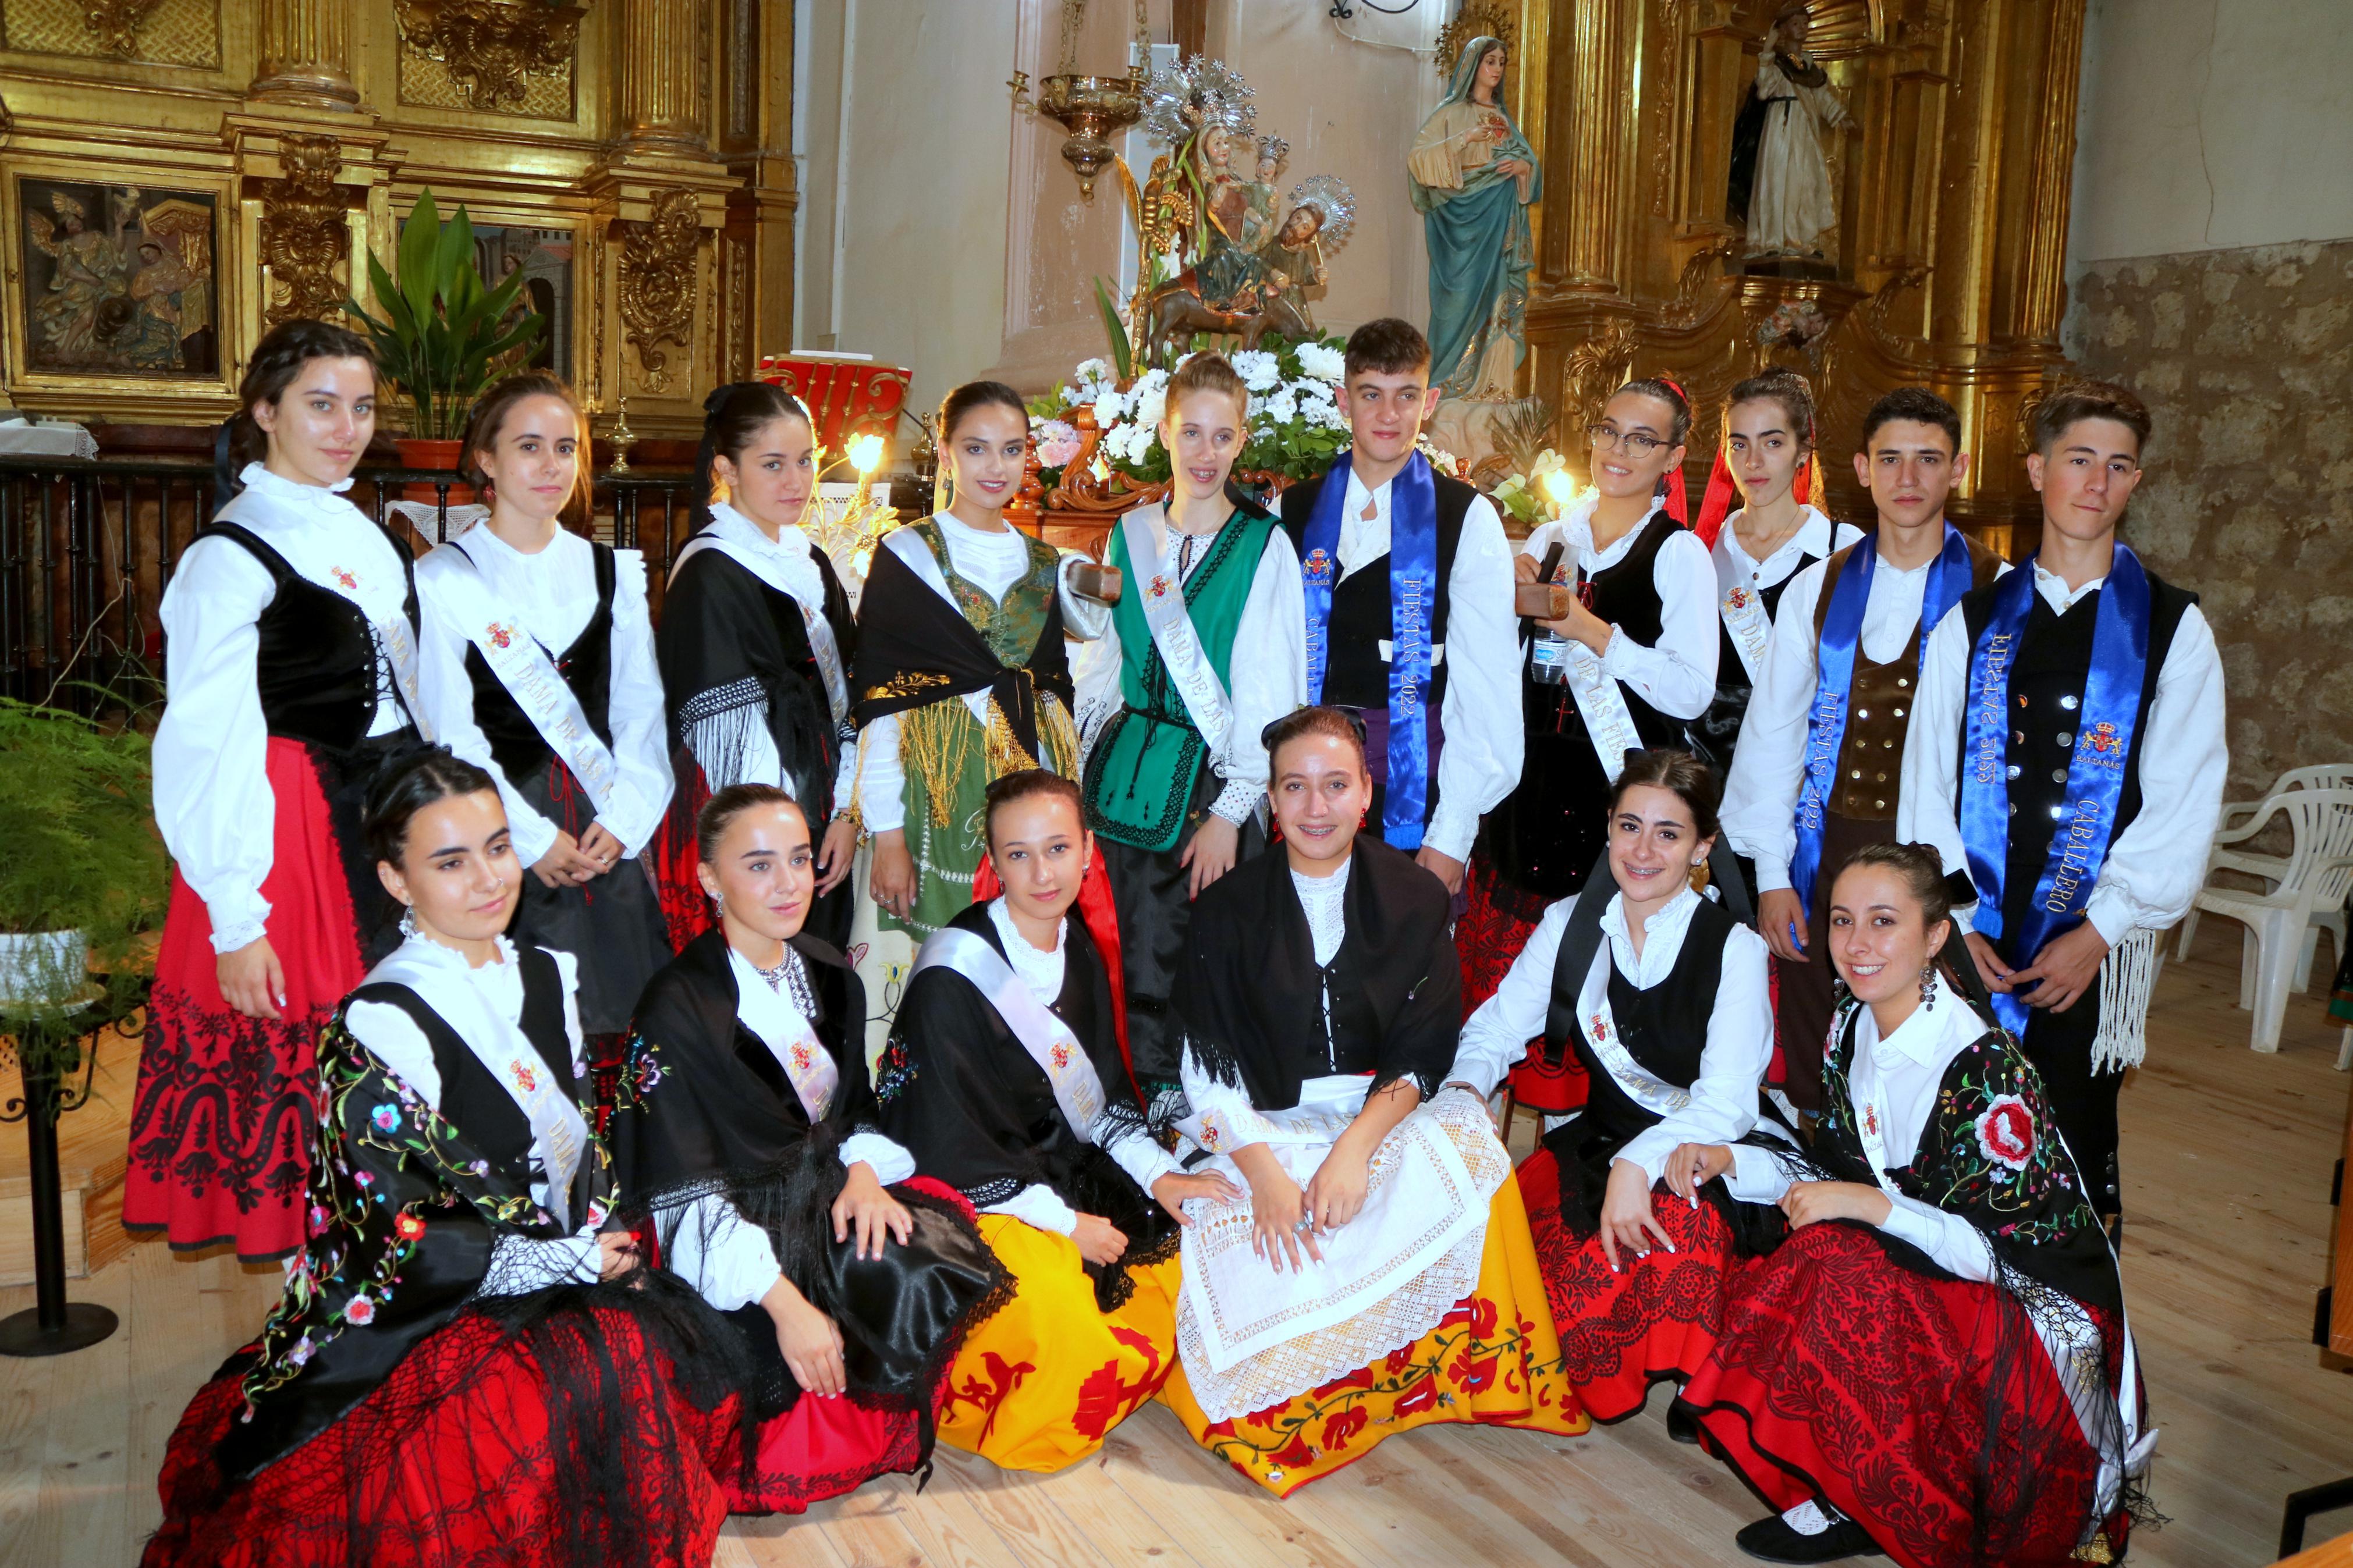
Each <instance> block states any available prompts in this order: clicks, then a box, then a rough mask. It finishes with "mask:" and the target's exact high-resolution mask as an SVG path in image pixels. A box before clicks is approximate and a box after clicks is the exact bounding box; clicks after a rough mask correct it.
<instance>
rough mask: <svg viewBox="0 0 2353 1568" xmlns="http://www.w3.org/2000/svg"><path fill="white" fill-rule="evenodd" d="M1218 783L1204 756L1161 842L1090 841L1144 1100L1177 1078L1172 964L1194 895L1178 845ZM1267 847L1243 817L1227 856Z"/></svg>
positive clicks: (1180, 950) (1187, 928) (1181, 950)
mask: <svg viewBox="0 0 2353 1568" xmlns="http://www.w3.org/2000/svg"><path fill="white" fill-rule="evenodd" d="M1224 788H1225V784H1224V783H1223V782H1222V781H1221V780H1220V779H1219V777H1218V775H1217V774H1216V773H1214V772H1213V771H1211V770H1210V768H1209V767H1208V765H1207V764H1206V763H1204V764H1203V765H1202V767H1201V769H1200V771H1199V773H1198V776H1197V777H1196V778H1195V780H1194V782H1193V799H1192V804H1191V806H1190V807H1189V809H1188V810H1187V812H1186V815H1185V826H1184V828H1183V829H1182V831H1180V832H1179V833H1178V834H1177V836H1176V843H1175V844H1174V845H1173V846H1171V847H1168V848H1166V849H1139V848H1137V847H1135V846H1134V845H1133V844H1122V843H1120V842H1119V841H1118V840H1117V839H1114V838H1109V837H1102V836H1098V837H1096V839H1095V847H1096V849H1097V851H1098V852H1099V853H1101V854H1102V856H1103V874H1104V875H1105V876H1106V877H1107V878H1109V879H1110V881H1111V896H1112V902H1113V904H1114V905H1115V906H1116V907H1117V908H1118V910H1119V962H1120V973H1121V978H1122V979H1123V980H1124V982H1125V983H1126V985H1127V1053H1128V1059H1129V1061H1130V1062H1131V1063H1133V1064H1134V1069H1135V1077H1136V1082H1137V1086H1138V1087H1139V1089H1141V1090H1142V1091H1143V1093H1144V1095H1145V1099H1146V1100H1147V1101H1148V1100H1151V1099H1152V1098H1153V1097H1154V1096H1155V1094H1156V1093H1157V1092H1159V1091H1160V1090H1161V1089H1166V1088H1167V1087H1169V1086H1172V1085H1174V1084H1175V1083H1176V1072H1177V1065H1178V1057H1179V1054H1180V1051H1181V1047H1183V1044H1184V1031H1183V1028H1182V1027H1181V1026H1180V1025H1179V1024H1178V1022H1177V1019H1176V1015H1175V1013H1173V1012H1172V1011H1170V1007H1169V997H1170V994H1171V993H1172V992H1174V990H1175V989H1176V969H1177V966H1178V965H1179V964H1181V963H1183V962H1184V959H1185V942H1186V940H1187V938H1188V937H1189V936H1190V935H1191V934H1192V930H1193V900H1192V899H1191V898H1190V897H1189V896H1188V895H1187V890H1186V889H1187V886H1188V885H1189V883H1190V881H1191V879H1192V875H1193V873H1192V871H1191V870H1190V869H1189V868H1187V867H1186V866H1184V865H1182V864H1181V863H1180V861H1181V858H1182V857H1183V855H1184V853H1185V847H1186V846H1187V845H1188V844H1190V843H1191V842H1192V841H1193V834H1194V832H1195V830H1196V829H1198V827H1199V826H1200V825H1201V820H1202V818H1203V817H1204V816H1207V815H1208V809H1209V803H1210V802H1212V801H1214V800H1216V799H1217V798H1218V795H1219V793H1220V792H1221V791H1222V790H1223V789H1224ZM1265 847H1266V832H1265V830H1264V829H1263V828H1261V826H1259V825H1258V823H1257V821H1256V820H1255V819H1252V820H1251V821H1249V822H1245V823H1243V824H1242V826H1241V832H1240V843H1239V845H1238V846H1237V847H1236V850H1235V856H1234V860H1235V864H1237V865H1239V864H1240V863H1241V862H1242V861H1244V860H1247V859H1249V858H1250V857H1251V856H1253V855H1256V854H1258V853H1259V852H1260V851H1261V850H1262V849H1264V848H1265Z"/></svg>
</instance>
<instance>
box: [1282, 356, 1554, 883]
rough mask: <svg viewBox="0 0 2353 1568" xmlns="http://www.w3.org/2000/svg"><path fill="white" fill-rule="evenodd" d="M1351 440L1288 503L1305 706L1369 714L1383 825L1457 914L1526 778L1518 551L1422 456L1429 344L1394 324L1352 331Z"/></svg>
mask: <svg viewBox="0 0 2353 1568" xmlns="http://www.w3.org/2000/svg"><path fill="white" fill-rule="evenodd" d="M1342 391H1343V393H1344V395H1345V402H1346V408H1347V414H1348V428H1349V436H1350V441H1351V445H1350V447H1349V449H1348V450H1347V451H1345V452H1344V453H1342V454H1341V455H1340V457H1339V458H1338V460H1337V461H1335V463H1334V464H1333V465H1332V467H1331V468H1330V469H1329V470H1328V471H1326V472H1325V473H1324V474H1322V475H1321V476H1319V477H1317V478H1315V479H1309V480H1307V481H1306V482H1305V483H1303V484H1298V485H1293V487H1292V488H1291V489H1287V490H1285V491H1284V492H1283V495H1282V527H1283V531H1284V532H1286V533H1287V534H1289V535H1290V537H1291V542H1292V544H1293V547H1294V548H1295V549H1296V550H1297V551H1298V552H1299V561H1300V582H1301V584H1302V585H1303V587H1304V589H1305V591H1306V598H1307V700H1308V701H1309V702H1311V703H1325V704H1329V705H1331V706H1334V707H1339V708H1345V709H1348V710H1351V711H1353V712H1356V713H1358V714H1360V715H1362V716H1363V718H1364V721H1365V727H1366V760H1367V762H1368V763H1369V764H1370V766H1371V768H1372V778H1373V806H1372V810H1373V819H1372V826H1374V827H1375V829H1376V830H1377V833H1378V834H1379V836H1380V837H1381V839H1382V841H1383V842H1385V843H1387V844H1388V845H1390V846H1391V847H1395V848H1398V849H1402V850H1404V851H1405V852H1406V853H1408V854H1409V855H1411V856H1412V857H1413V858H1415V859H1416V860H1418V861H1419V862H1420V863H1421V865H1422V866H1423V867H1425V868H1428V869H1429V870H1430V872H1431V873H1432V874H1433V875H1435V876H1436V877H1437V878H1438V879H1439V880H1440V881H1441V882H1443V883H1445V884H1446V889H1447V891H1448V892H1449V893H1450V894H1451V895H1453V897H1454V903H1455V910H1456V912H1457V913H1458V914H1459V913H1460V912H1461V907H1462V894H1463V876H1464V868H1465V866H1466V865H1467V864H1468V863H1469V861H1470V858H1471V842H1472V839H1473V838H1474V837H1477V835H1478V831H1479V818H1480V817H1481V816H1483V815H1484V814H1485V813H1486V812H1487V811H1489V810H1490V809H1491V808H1493V806H1494V805H1495V803H1496V802H1498V801H1500V800H1502V799H1503V798H1504V795H1506V794H1507V793H1509V791H1510V790H1511V788H1512V786H1513V785H1514V784H1517V783H1518V782H1519V778H1520V763H1521V759H1522V753H1523V751H1524V747H1523V745H1522V738H1521V733H1520V724H1519V717H1518V714H1519V709H1518V704H1517V703H1516V702H1515V701H1514V693H1515V690H1516V684H1515V680H1514V676H1515V673H1516V668H1517V665H1518V662H1519V647H1518V641H1517V635H1516V627H1515V625H1514V620H1513V616H1512V553H1511V546H1510V544H1509V543H1508V542H1506V541H1505V539H1504V524H1503V521H1502V520H1501V519H1500V518H1498V517H1497V516H1496V515H1495V508H1494V505H1493V502H1491V501H1489V500H1487V498H1486V497H1484V496H1482V495H1481V494H1480V493H1479V492H1478V491H1476V490H1474V489H1472V488H1471V487H1470V486H1469V485H1466V484H1464V483H1462V482H1461V480H1459V479H1452V478H1450V477H1449V476H1447V475H1444V474H1440V473H1438V472H1437V471H1436V470H1434V469H1433V468H1431V467H1430V459H1429V458H1425V457H1423V456H1422V455H1421V454H1420V453H1419V452H1418V451H1416V450H1415V448H1414V441H1415V438H1416V437H1418V436H1419V435H1420V433H1421V426H1422V421H1424V420H1425V419H1427V418H1429V417H1430V413H1431V411H1432V410H1433V409H1435V408H1436V407H1437V405H1438V388H1436V387H1434V386H1432V385H1430V343H1429V342H1428V340H1426V339H1425V338H1423V336H1422V335H1421V333H1420V331H1419V330H1417V329H1416V328H1415V327H1414V326H1413V325H1412V324H1411V323H1409V322H1406V321H1398V320H1397V319H1395V318H1394V317H1385V318H1383V319H1381V320H1379V321H1367V322H1366V323H1365V324H1364V325H1363V326H1361V327H1358V328H1357V329H1356V331H1354V332H1353V333H1351V334H1349V337H1348V348H1347V358H1346V368H1345V374H1344V380H1343V386H1342Z"/></svg>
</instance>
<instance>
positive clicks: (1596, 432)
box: [1585, 425, 1666, 458]
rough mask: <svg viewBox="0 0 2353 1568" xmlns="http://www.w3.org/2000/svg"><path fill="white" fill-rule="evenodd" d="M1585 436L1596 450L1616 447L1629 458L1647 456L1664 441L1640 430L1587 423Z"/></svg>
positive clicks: (1663, 444) (1661, 445) (1662, 444)
mask: <svg viewBox="0 0 2353 1568" xmlns="http://www.w3.org/2000/svg"><path fill="white" fill-rule="evenodd" d="M1585 438H1586V440H1588V442H1590V443H1592V446H1593V449H1594V450H1595V451H1597V452H1599V451H1606V450H1608V449H1609V447H1618V448H1619V449H1620V450H1621V451H1623V452H1624V453H1625V454H1626V455H1627V456H1628V457H1630V458H1647V457H1649V456H1650V455H1651V453H1653V452H1655V451H1657V450H1658V449H1659V448H1660V447H1663V446H1665V445H1666V443H1665V442H1664V441H1662V440H1661V439H1659V437H1656V436H1646V435H1644V434H1643V433H1642V432H1641V431H1640V430H1625V431H1621V430H1620V429H1619V428H1618V427H1617V426H1614V425H1588V426H1586V427H1585Z"/></svg>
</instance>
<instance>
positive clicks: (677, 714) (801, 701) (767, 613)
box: [655, 545, 858, 833]
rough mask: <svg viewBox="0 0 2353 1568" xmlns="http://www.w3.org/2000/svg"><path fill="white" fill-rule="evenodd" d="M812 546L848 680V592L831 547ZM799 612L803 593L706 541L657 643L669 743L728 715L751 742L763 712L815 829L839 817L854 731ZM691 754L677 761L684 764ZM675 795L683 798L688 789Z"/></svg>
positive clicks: (824, 609)
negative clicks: (839, 718) (838, 719)
mask: <svg viewBox="0 0 2353 1568" xmlns="http://www.w3.org/2000/svg"><path fill="white" fill-rule="evenodd" d="M809 554H810V556H811V557H812V558H813V559H814V560H815V562H816V563H817V570H818V577H819V578H820V579H822V580H823V582H824V584H825V603H824V604H823V605H816V606H811V607H812V608H816V609H818V610H819V611H820V612H821V613H822V614H823V615H824V616H825V618H826V620H827V621H828V623H829V624H830V625H831V626H832V627H833V637H834V642H835V645H836V646H837V647H839V649H840V651H841V663H842V674H843V679H849V670H850V668H851V660H852V658H854V657H855V655H856V653H857V649H858V627H857V622H856V620H855V618H854V617H853V616H852V615H851V613H850V608H849V595H848V594H846V593H844V592H843V591H842V587H841V583H840V580H839V578H837V577H836V576H835V575H834V572H833V563H832V562H831V561H830V560H828V558H827V556H826V553H825V552H824V551H822V550H820V549H818V548H817V547H816V546H815V545H811V546H810V547H809ZM801 610H802V606H801V605H800V604H799V602H798V601H797V600H795V599H794V598H793V597H792V596H791V595H788V594H783V593H779V592H778V591H777V590H776V589H775V588H772V587H770V586H769V585H768V584H765V583H764V582H762V581H761V580H760V579H759V578H758V577H756V576H754V574H752V573H751V572H750V571H749V570H748V569H747V568H745V567H744V564H743V563H741V562H739V561H737V560H735V559H734V558H733V557H732V556H730V555H729V554H728V553H727V552H725V551H724V550H720V549H715V548H712V547H710V546H705V547H704V548H702V549H701V550H698V551H697V552H695V553H694V556H693V558H692V559H691V560H689V561H688V562H687V563H686V564H685V565H683V566H681V567H680V568H679V571H678V575H677V577H676V579H675V580H674V581H672V582H671V584H670V589H669V592H668V594H667V595H665V597H664V599H663V602H662V615H661V625H660V627H659V630H658V631H657V633H656V634H655V647H656V651H657V652H658V654H659V658H660V663H661V675H662V695H663V700H664V702H665V703H666V705H667V707H668V709H669V712H670V740H671V742H672V744H673V745H674V746H683V745H684V744H685V740H686V733H687V731H689V730H690V729H691V728H693V727H694V726H696V725H698V724H704V723H707V722H709V721H712V720H714V719H719V718H722V717H727V718H729V719H730V720H731V721H732V722H733V728H732V729H731V731H729V733H730V738H731V740H732V742H733V744H734V745H736V746H739V747H740V746H744V745H748V744H749V742H750V738H751V736H752V735H753V734H754V733H756V732H757V731H756V730H755V729H754V726H756V725H758V724H760V723H761V722H762V721H763V710H765V725H766V728H767V731H768V737H769V739H770V740H771V741H772V742H774V743H775V745H776V756H777V758H778V760H779V761H780V762H781V763H782V764H783V767H784V773H785V776H784V779H783V784H784V787H785V788H786V789H788V790H790V791H791V792H792V794H793V798H794V799H795V800H797V801H799V802H800V803H801V806H802V810H803V815H805V816H807V818H808V821H809V825H810V831H811V832H812V833H815V832H817V831H818V829H820V828H821V827H822V826H824V824H825V822H826V820H827V819H828V817H830V816H832V815H833V777H834V772H835V769H836V767H837V766H838V765H839V763H840V760H841V751H842V746H843V744H844V742H845V741H846V740H847V739H848V738H849V736H853V735H854V734H855V733H856V731H853V730H848V729H847V726H846V725H838V724H836V723H835V722H834V719H833V710H832V707H831V706H830V704H829V703H828V700H827V698H826V694H825V678H824V676H823V675H822V674H821V673H820V672H819V671H818V663H817V656H816V654H815V653H814V652H812V651H811V650H810V647H809V638H808V626H807V623H806V622H805V621H804V620H803V619H802V618H801ZM686 761H687V759H685V758H681V759H680V762H681V767H683V766H684V764H685V763H686ZM739 776H740V769H738V770H736V771H735V772H733V773H731V774H730V776H729V777H728V778H727V779H724V780H713V781H712V788H714V789H716V788H717V787H718V786H719V784H723V783H733V782H735V780H736V778H737V777H739ZM679 793H680V795H681V797H683V796H685V795H687V794H688V793H689V792H688V791H686V790H684V789H681V791H680V792H679Z"/></svg>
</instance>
